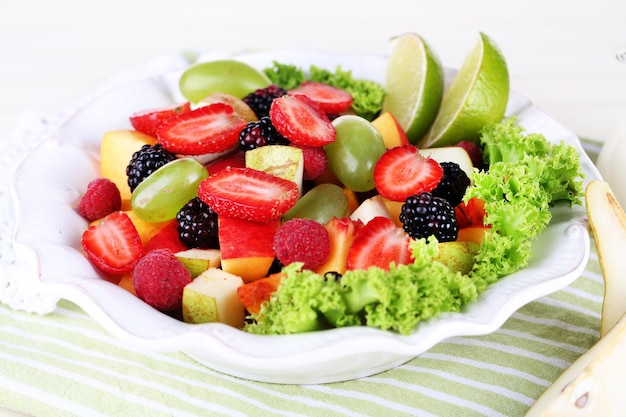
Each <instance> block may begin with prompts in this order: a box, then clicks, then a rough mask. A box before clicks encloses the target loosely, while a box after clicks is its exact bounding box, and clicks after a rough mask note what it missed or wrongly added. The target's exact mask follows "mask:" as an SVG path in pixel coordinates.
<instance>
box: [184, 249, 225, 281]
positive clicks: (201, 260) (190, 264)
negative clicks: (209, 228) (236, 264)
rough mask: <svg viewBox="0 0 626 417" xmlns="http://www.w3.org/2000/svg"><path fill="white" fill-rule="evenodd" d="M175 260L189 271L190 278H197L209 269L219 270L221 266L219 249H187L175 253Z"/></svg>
mask: <svg viewBox="0 0 626 417" xmlns="http://www.w3.org/2000/svg"><path fill="white" fill-rule="evenodd" d="M176 258H178V260H179V261H180V263H182V264H183V266H184V267H185V268H187V269H188V270H189V272H190V273H191V277H192V278H195V277H197V276H198V275H200V274H201V273H203V272H204V271H206V270H207V269H209V268H219V267H220V264H221V255H220V250H219V249H199V248H192V249H187V250H185V251H181V252H176Z"/></svg>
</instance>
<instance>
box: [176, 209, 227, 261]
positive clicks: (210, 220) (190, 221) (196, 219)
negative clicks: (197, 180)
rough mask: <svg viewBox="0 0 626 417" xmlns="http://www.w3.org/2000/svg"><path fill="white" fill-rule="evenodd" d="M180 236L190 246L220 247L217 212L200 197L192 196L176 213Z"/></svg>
mask: <svg viewBox="0 0 626 417" xmlns="http://www.w3.org/2000/svg"><path fill="white" fill-rule="evenodd" d="M176 220H177V221H178V237H179V239H180V241H181V242H183V243H184V244H185V245H187V246H188V247H190V248H215V249H219V247H220V245H219V239H218V233H217V232H218V228H217V214H215V212H213V210H211V208H210V207H209V206H208V204H206V203H205V202H204V201H202V200H200V198H199V197H195V198H192V199H191V200H190V201H189V202H188V203H187V204H186V205H185V206H183V208H181V209H180V210H179V211H178V213H177V214H176Z"/></svg>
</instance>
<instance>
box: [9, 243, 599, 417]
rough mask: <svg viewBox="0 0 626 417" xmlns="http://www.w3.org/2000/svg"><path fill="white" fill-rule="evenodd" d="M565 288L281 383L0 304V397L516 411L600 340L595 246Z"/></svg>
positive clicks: (290, 408)
mask: <svg viewBox="0 0 626 417" xmlns="http://www.w3.org/2000/svg"><path fill="white" fill-rule="evenodd" d="M592 249H593V250H592V255H591V258H590V260H589V263H588V266H587V269H586V271H585V272H584V274H583V275H582V276H581V277H580V278H579V279H578V280H576V281H575V282H574V283H573V284H572V285H570V286H569V287H567V288H565V289H563V290H561V291H559V292H557V293H554V294H552V295H549V296H546V297H544V298H541V299H539V300H537V301H535V302H532V303H530V304H528V305H526V306H525V307H523V308H522V309H520V310H519V311H518V312H517V313H515V314H514V315H513V316H512V317H511V318H510V319H509V320H508V321H507V322H506V323H505V324H504V326H503V327H502V328H501V329H500V330H498V331H496V332H495V333H492V334H490V335H486V336H481V337H456V338H452V339H450V340H448V341H446V342H443V343H440V344H439V345H437V346H435V347H434V348H433V349H431V350H430V351H428V352H426V353H424V354H423V355H421V356H419V357H417V358H415V359H413V360H411V361H410V362H408V363H406V364H405V365H402V366H400V367H398V368H396V369H393V370H390V371H387V372H383V373H381V374H378V375H374V376H371V377H367V378H363V379H360V380H355V381H348V382H341V383H333V384H326V385H308V386H290V385H273V384H267V383H257V382H251V381H247V380H242V379H238V378H235V377H231V376H227V375H224V374H221V373H218V372H215V371H212V370H210V369H207V368H205V367H203V366H201V365H198V364H197V363H196V362H194V361H193V360H191V359H189V358H187V357H186V356H185V355H183V354H176V353H173V354H169V353H168V354H164V353H152V352H137V351H133V350H129V349H126V348H125V346H123V345H122V344H121V343H120V342H119V341H118V340H117V339H115V338H114V337H112V336H111V335H109V334H108V333H106V332H105V331H104V330H103V329H102V328H100V326H99V325H98V324H96V323H95V322H94V321H93V320H92V319H91V318H90V317H89V316H87V315H86V314H85V313H84V312H83V311H82V310H80V309H79V308H78V307H76V306H75V305H73V304H71V303H69V302H66V301H61V302H60V303H59V306H58V308H57V310H56V311H55V312H53V313H51V314H49V315H47V316H40V315H36V314H28V313H24V312H17V311H13V310H10V309H9V308H7V307H5V306H1V305H0V387H1V388H0V406H4V407H7V408H10V409H15V410H18V411H20V412H23V413H27V414H30V415H35V416H82V417H85V416H124V417H130V416H151V417H159V416H164V417H165V416H207V415H224V416H259V415H263V416H319V415H324V416H385V415H394V416H401V415H407V416H467V417H469V416H523V415H524V414H525V412H526V410H527V408H528V407H529V406H530V405H531V404H532V403H533V401H534V400H535V399H536V398H537V397H538V396H539V395H540V394H541V393H542V392H543V391H544V390H545V389H546V388H547V387H548V386H549V385H550V384H551V382H552V381H553V380H554V379H555V378H556V377H557V376H558V375H559V374H560V373H561V372H562V371H563V369H564V368H566V367H567V366H568V365H569V364H570V363H571V362H572V361H573V360H575V359H576V358H577V357H578V356H580V355H581V354H582V353H583V352H584V351H585V350H587V349H588V348H589V347H590V346H592V345H593V344H594V343H595V342H596V340H597V339H598V336H599V332H598V328H599V319H600V308H601V304H602V292H603V281H602V275H601V271H600V267H599V264H598V259H597V255H596V252H595V248H592Z"/></svg>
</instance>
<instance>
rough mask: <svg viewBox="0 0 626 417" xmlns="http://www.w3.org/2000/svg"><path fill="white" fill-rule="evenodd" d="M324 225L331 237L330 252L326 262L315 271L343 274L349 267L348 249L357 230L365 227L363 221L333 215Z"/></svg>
mask: <svg viewBox="0 0 626 417" xmlns="http://www.w3.org/2000/svg"><path fill="white" fill-rule="evenodd" d="M324 227H325V228H326V230H327V231H328V237H329V239H330V254H329V255H328V259H326V262H324V263H323V264H322V265H320V266H318V267H317V268H315V269H314V272H316V273H318V274H325V273H326V272H331V271H335V272H338V273H340V274H343V273H345V272H346V269H347V268H346V260H347V259H348V251H349V250H350V246H352V242H353V241H354V237H355V236H356V234H357V232H358V231H359V230H361V228H362V227H363V223H362V222H361V221H359V220H352V219H351V218H349V217H342V218H337V217H333V218H332V219H331V220H330V221H329V222H328V223H326V225H325V226H324Z"/></svg>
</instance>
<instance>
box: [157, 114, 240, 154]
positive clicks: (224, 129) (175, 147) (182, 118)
mask: <svg viewBox="0 0 626 417" xmlns="http://www.w3.org/2000/svg"><path fill="white" fill-rule="evenodd" d="M246 124H247V122H246V120H245V119H244V118H243V117H241V116H239V115H238V114H237V113H235V112H234V110H233V108H232V107H231V106H230V105H228V104H225V103H214V104H210V105H208V106H204V107H200V108H197V109H195V110H192V111H190V112H187V113H183V114H181V115H179V116H177V117H174V118H173V119H169V120H168V121H166V122H164V123H162V124H161V125H160V126H159V127H158V128H157V131H156V133H157V139H158V140H159V142H160V143H161V145H163V147H164V148H165V149H167V150H168V151H170V152H172V153H176V154H182V155H202V154H205V153H217V152H224V151H226V150H229V149H231V148H233V147H234V146H236V145H237V139H238V137H239V132H240V131H241V129H243V128H244V127H245V126H246Z"/></svg>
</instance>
